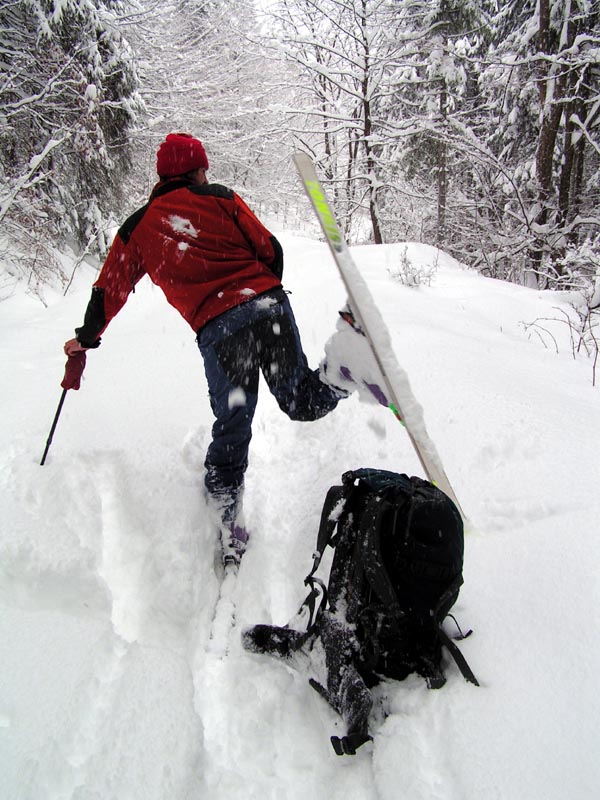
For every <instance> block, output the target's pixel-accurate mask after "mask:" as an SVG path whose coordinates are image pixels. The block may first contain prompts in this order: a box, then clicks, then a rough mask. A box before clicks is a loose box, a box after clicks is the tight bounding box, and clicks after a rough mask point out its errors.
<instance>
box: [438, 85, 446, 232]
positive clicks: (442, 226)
mask: <svg viewBox="0 0 600 800" xmlns="http://www.w3.org/2000/svg"><path fill="white" fill-rule="evenodd" d="M447 102H448V93H447V91H446V83H445V82H443V83H442V90H441V92H440V114H441V116H442V120H443V121H444V122H445V120H446V116H447V113H448V109H447ZM437 169H438V174H437V179H438V180H437V184H438V203H437V236H436V244H437V245H438V247H442V246H443V245H444V244H445V243H446V204H447V201H448V145H447V144H446V142H445V141H444V140H443V139H442V138H440V142H439V148H438V167H437Z"/></svg>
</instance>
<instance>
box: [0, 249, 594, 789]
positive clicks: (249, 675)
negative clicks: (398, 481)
mask: <svg viewBox="0 0 600 800" xmlns="http://www.w3.org/2000/svg"><path fill="white" fill-rule="evenodd" d="M280 238H281V240H282V243H283V245H284V250H285V253H286V272H285V279H286V280H285V283H286V287H287V288H288V289H290V290H291V291H292V296H291V300H292V305H293V307H294V311H295V313H296V317H297V319H298V323H299V327H300V330H301V333H302V335H303V343H304V347H305V350H306V352H307V355H308V357H309V361H310V362H311V363H312V364H314V365H316V364H317V363H318V360H319V359H320V357H321V354H322V348H323V344H324V342H325V340H326V339H327V338H328V336H329V335H330V333H331V332H332V331H333V329H334V327H335V323H336V316H337V314H336V312H337V309H338V308H339V307H341V305H342V303H343V301H344V295H343V290H342V287H341V284H340V281H339V278H338V277H337V275H336V273H335V270H334V268H333V265H332V263H331V260H330V256H329V253H328V251H327V248H326V246H325V245H324V244H321V243H318V242H314V241H310V240H308V239H303V238H299V237H295V236H293V235H291V234H281V236H280ZM353 252H354V255H355V257H356V259H357V261H358V263H359V265H360V267H361V271H362V274H363V275H364V277H365V278H366V280H367V282H368V284H369V286H370V288H371V290H372V292H373V295H374V297H375V299H376V302H377V305H378V307H379V309H380V311H381V313H382V316H383V318H384V320H385V322H386V324H387V326H388V328H389V330H390V333H391V334H392V338H393V342H394V348H395V351H396V354H397V356H398V359H399V361H400V363H401V364H402V366H403V367H404V368H405V369H406V370H407V371H408V374H409V375H410V379H411V384H412V388H413V390H414V393H415V394H416V396H417V398H418V400H419V402H420V403H421V405H422V406H423V410H424V415H425V420H426V424H427V428H428V431H429V433H430V435H431V436H432V438H433V439H434V441H435V442H436V445H437V448H438V450H439V452H440V455H441V457H442V459H443V462H444V466H445V468H446V471H447V473H448V475H449V477H450V479H451V481H452V483H453V486H454V488H455V490H456V492H457V494H458V496H459V498H460V501H461V503H462V505H463V508H464V509H465V511H466V513H467V515H468V517H469V520H470V533H469V535H468V536H467V541H466V563H465V586H464V588H463V591H462V593H461V597H460V599H459V603H458V604H457V609H456V610H457V613H458V616H459V619H460V621H461V622H462V623H464V624H465V625H466V626H470V627H472V628H474V630H475V634H474V636H472V637H471V638H470V639H469V640H467V641H466V642H464V643H463V644H462V650H463V652H464V653H465V655H466V656H467V658H468V659H469V662H470V664H471V666H472V667H473V669H474V670H475V672H476V674H477V676H478V677H479V679H480V681H481V683H482V686H481V688H476V687H473V686H470V685H468V684H466V683H465V682H464V681H463V679H462V677H461V676H460V674H458V672H457V671H456V669H455V668H454V667H452V666H450V668H449V681H448V684H447V685H446V687H445V688H444V689H443V690H441V691H439V692H428V691H427V689H426V688H425V686H424V683H423V682H422V681H421V680H420V679H417V678H409V679H408V680H407V681H405V682H403V683H398V684H395V683H392V682H388V683H387V684H386V685H384V686H382V687H381V688H380V689H379V690H378V697H379V699H380V700H381V705H382V706H383V707H384V708H385V709H387V711H388V712H389V713H388V716H387V717H385V718H384V717H383V716H382V715H379V716H378V717H377V718H376V719H374V721H373V729H374V731H376V732H377V735H376V740H375V742H374V744H373V745H368V746H365V747H364V748H362V749H361V751H359V754H358V755H357V756H356V757H355V758H353V759H339V758H337V757H336V756H335V755H334V754H333V751H332V750H331V748H330V745H329V742H328V737H329V735H330V734H332V733H335V732H339V721H338V719H337V717H336V716H335V714H334V713H333V712H332V711H331V710H330V709H329V708H328V707H327V706H326V705H325V704H324V702H323V701H322V700H321V699H320V698H319V697H318V696H317V695H316V693H315V692H313V691H312V690H311V689H310V688H309V687H308V685H307V682H306V675H304V674H302V673H301V672H295V671H294V670H292V669H291V668H288V667H286V666H285V665H283V664H281V663H279V662H277V661H274V660H270V659H268V658H267V657H259V656H253V655H250V654H247V653H245V652H244V651H242V649H241V646H240V642H239V632H240V630H241V629H242V628H243V627H244V626H246V625H248V624H253V623H257V622H273V623H276V624H284V623H285V622H286V621H287V620H288V619H289V618H290V617H291V616H292V615H293V613H294V612H295V611H296V609H297V607H298V605H299V603H300V602H301V600H302V599H303V597H304V588H303V584H302V580H303V577H304V575H305V574H306V572H307V571H308V569H309V567H310V563H311V553H312V550H313V547H314V539H315V536H316V531H317V527H318V519H319V513H320V506H321V504H322V501H323V498H324V495H325V492H326V490H327V488H328V487H329V486H330V485H331V484H333V483H336V482H337V481H338V480H339V478H340V476H341V474H342V472H344V471H345V470H347V469H350V468H356V467H360V466H376V467H382V468H387V469H393V470H396V471H400V472H408V473H411V474H419V465H418V460H417V459H416V457H415V455H414V453H413V452H412V451H411V448H410V445H409V443H408V440H407V437H406V434H405V432H404V430H403V429H402V427H401V426H400V425H399V424H398V423H397V422H396V420H395V419H394V418H393V416H392V415H391V414H390V413H389V412H386V411H385V410H384V409H380V408H378V407H375V406H372V405H365V404H363V403H360V402H359V401H358V400H357V398H356V397H353V398H351V399H350V400H348V401H345V402H344V403H343V404H340V406H339V408H338V409H337V410H336V411H335V412H334V413H333V414H331V415H330V416H329V417H328V418H326V419H323V420H320V421H318V422H315V423H293V422H291V421H289V420H288V419H287V418H286V417H284V416H283V415H282V414H281V413H280V412H279V410H278V408H277V406H276V404H275V402H274V401H273V400H272V398H271V397H270V396H269V395H268V393H267V392H266V391H265V387H264V386H263V387H262V392H261V399H260V401H259V408H258V412H257V417H256V422H255V427H254V439H253V442H252V448H251V455H250V457H251V463H250V468H249V471H248V474H247V491H246V501H245V505H246V517H247V522H248V524H249V527H250V529H251V530H252V532H253V539H252V543H251V547H250V549H249V551H248V553H247V554H246V556H245V558H244V561H243V563H242V568H241V570H240V573H239V576H238V580H237V584H236V586H235V587H234V589H233V594H234V595H235V598H234V599H235V600H236V601H237V617H236V623H235V627H234V628H233V629H232V630H230V631H229V632H227V630H225V631H222V632H221V634H220V635H219V638H218V639H217V640H213V641H209V638H208V630H209V627H210V623H211V619H212V612H213V608H214V603H215V599H216V594H217V582H216V579H215V576H214V574H213V565H212V562H213V547H214V542H213V540H212V533H211V531H210V530H209V528H208V526H207V524H206V521H205V508H204V506H203V501H202V497H201V492H200V486H201V481H202V462H203V457H204V450H205V447H206V445H207V443H208V440H209V436H210V425H211V414H210V409H209V405H208V399H207V396H206V386H205V381H204V377H203V371H202V362H201V358H200V356H199V354H198V352H197V349H196V346H195V342H194V338H193V335H192V334H191V332H190V331H189V330H188V329H187V328H186V325H185V323H184V322H183V321H182V320H181V319H180V318H179V317H178V315H177V314H176V312H174V311H173V310H172V309H171V308H169V307H168V306H167V304H166V303H165V302H164V299H163V297H162V294H161V292H160V291H159V290H158V289H156V288H155V287H153V286H152V285H151V284H150V283H146V282H142V284H141V285H140V288H139V289H138V290H137V291H136V293H135V295H133V296H132V297H131V298H130V301H129V303H128V305H127V307H126V308H125V309H124V311H123V312H122V313H121V314H120V316H119V317H118V318H117V319H116V320H115V321H114V322H113V323H112V324H111V327H110V329H109V330H108V332H107V334H106V336H105V337H104V342H103V344H102V347H101V348H100V350H98V351H97V352H93V353H90V354H89V355H88V366H87V370H86V374H85V379H84V382H83V385H82V388H81V390H80V391H79V392H69V393H68V396H67V400H66V403H65V406H64V410H63V415H62V417H61V420H60V423H59V426H58V429H57V432H56V434H55V438H54V442H53V444H52V447H51V450H50V454H49V457H48V461H47V463H46V465H45V466H44V467H40V466H39V460H40V457H41V454H42V452H43V448H44V444H45V441H46V437H47V435H48V431H49V428H50V424H51V422H52V418H53V415H54V411H55V409H56V404H57V402H58V399H59V396H60V387H59V383H60V379H61V377H62V372H63V365H64V357H63V355H62V350H61V348H62V343H63V342H64V340H65V339H66V338H68V337H70V335H71V331H72V329H73V327H75V325H78V324H80V322H81V319H82V314H83V311H84V308H85V304H86V302H87V299H88V295H89V288H90V284H91V281H92V278H93V274H92V272H91V270H88V271H87V272H85V271H82V273H81V274H79V275H78V277H77V280H76V283H75V286H74V289H73V291H72V292H71V293H70V294H69V296H68V297H67V298H62V297H60V296H59V295H52V296H48V297H47V303H48V304H47V307H44V306H42V305H41V304H40V303H39V302H36V301H34V300H32V299H31V298H29V297H27V296H25V295H23V294H19V293H17V294H15V296H13V297H12V298H10V299H9V300H7V301H5V302H3V303H2V306H1V309H0V311H1V312H2V313H1V316H0V327H1V338H0V349H1V352H2V357H3V362H4V364H5V380H4V382H3V390H2V395H3V403H2V407H3V414H2V420H1V422H0V486H1V493H2V494H1V497H2V522H1V525H2V536H1V540H0V633H1V635H0V663H1V664H2V668H1V673H0V674H1V678H0V787H2V788H0V796H1V797H2V798H3V799H4V798H6V800H17V799H18V800H58V799H59V798H60V799H61V800H62V799H63V798H65V799H68V800H108V798H114V799H115V800H159V799H160V800H163V799H164V800H167V798H168V800H191V798H207V799H209V800H238V798H239V799H240V800H241V799H243V800H246V798H248V799H251V798H261V799H262V798H269V799H270V798H273V799H274V798H277V800H280V798H287V800H304V798H308V797H313V796H323V797H328V798H330V799H331V800H342V798H343V800H354V798H356V800H359V798H360V800H371V798H373V799H375V798H380V799H381V800H397V798H403V800H432V798H435V800H481V799H482V798H485V800H493V799H494V798H498V799H499V800H525V799H526V800H538V799H539V800H562V799H563V798H564V797H565V796H567V795H568V796H569V797H571V798H574V800H588V798H592V797H595V796H596V793H597V787H598V785H600V766H599V764H598V759H597V755H596V754H597V751H598V745H599V744H600V741H599V739H600V736H599V734H598V733H597V719H598V716H599V712H600V708H599V706H600V701H599V700H598V693H597V690H596V686H595V682H594V678H595V674H596V672H597V669H598V667H599V666H600V664H599V658H598V654H599V651H600V645H598V642H599V641H600V636H599V633H600V630H599V628H600V625H599V623H598V615H597V613H596V607H597V601H598V599H599V597H600V581H599V579H598V567H597V563H598V551H599V546H598V544H597V519H598V516H599V513H600V497H599V496H598V487H599V485H600V480H599V479H600V468H599V466H598V456H597V453H598V449H599V445H600V402H599V400H600V398H599V394H598V389H594V388H593V387H592V384H591V364H590V362H588V361H585V360H574V359H573V357H572V355H571V350H570V345H569V339H568V330H567V328H566V326H565V325H564V324H563V323H562V322H558V321H557V322H555V323H553V322H546V323H544V325H545V326H546V327H547V328H549V329H551V332H552V334H553V336H554V337H555V339H556V341H557V342H558V345H559V347H558V349H559V352H558V353H556V351H555V348H554V344H553V342H552V341H551V340H550V338H549V336H548V335H546V336H545V338H546V343H547V344H548V345H550V346H548V347H545V346H544V345H543V343H542V342H541V340H540V338H539V337H538V336H533V337H530V336H529V335H528V333H527V332H526V331H525V329H524V327H523V325H522V324H521V323H522V322H525V323H530V322H533V320H535V319H537V318H556V319H558V318H559V316H560V314H559V312H558V311H557V310H556V307H557V306H561V304H562V307H564V300H562V299H561V298H560V297H559V296H557V295H550V294H547V293H542V292H532V291H531V290H527V289H523V288H520V287H516V286H512V285H508V284H505V283H500V282H497V281H492V280H488V279H485V278H483V277H481V276H479V275H476V274H474V273H472V272H469V271H466V270H463V269H461V268H460V266H459V265H458V264H457V263H456V262H454V261H453V260H452V259H450V258H448V257H447V256H444V255H443V254H438V253H437V251H434V250H433V249H432V248H427V247H424V246H415V245H413V246H410V247H409V250H408V254H409V256H410V257H411V258H412V259H413V260H415V261H416V260H420V261H422V262H423V263H424V264H425V265H426V266H431V265H432V264H434V262H435V266H436V271H435V275H434V278H433V281H432V284H431V286H421V287H419V288H417V289H410V288H407V287H404V286H402V285H400V284H399V283H398V282H396V281H393V280H392V279H391V277H390V275H389V272H388V269H392V270H393V269H394V268H395V266H396V265H397V263H398V261H399V259H400V258H401V254H402V252H403V247H401V246H400V245H396V246H386V247H378V248H375V247H363V248H356V249H355V250H354V251H353ZM227 637H228V645H229V654H228V655H224V654H223V650H224V646H225V639H226V638H227Z"/></svg>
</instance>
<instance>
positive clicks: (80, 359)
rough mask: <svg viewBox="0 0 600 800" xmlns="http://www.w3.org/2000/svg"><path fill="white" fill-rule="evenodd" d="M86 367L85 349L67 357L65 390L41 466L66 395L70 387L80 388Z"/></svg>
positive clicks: (62, 384) (64, 379) (63, 383)
mask: <svg viewBox="0 0 600 800" xmlns="http://www.w3.org/2000/svg"><path fill="white" fill-rule="evenodd" d="M84 369H85V350H81V351H79V352H77V353H74V354H73V355H72V356H69V357H68V358H67V363H66V365H65V374H64V377H63V379H62V381H61V384H60V385H61V386H62V390H63V391H62V394H61V396H60V401H59V403H58V408H57V409H56V414H55V415H54V421H53V422H52V427H51V428H50V434H49V436H48V440H47V442H46V448H45V450H44V455H43V456H42V460H41V461H40V466H42V467H43V466H44V464H45V462H46V456H47V455H48V450H49V449H50V445H51V444H52V437H53V436H54V431H55V430H56V426H57V425H58V419H59V417H60V412H61V411H62V407H63V403H64V402H65V397H66V396H67V392H68V390H69V389H75V391H77V389H79V387H80V386H81V376H82V375H83V370H84Z"/></svg>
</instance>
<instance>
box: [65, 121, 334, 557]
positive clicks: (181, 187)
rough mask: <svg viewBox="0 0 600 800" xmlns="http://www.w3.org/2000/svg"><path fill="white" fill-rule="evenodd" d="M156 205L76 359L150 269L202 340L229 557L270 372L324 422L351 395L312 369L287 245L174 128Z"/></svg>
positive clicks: (213, 470)
mask: <svg viewBox="0 0 600 800" xmlns="http://www.w3.org/2000/svg"><path fill="white" fill-rule="evenodd" d="M156 167H157V172H158V176H159V181H158V183H157V184H156V186H155V187H154V189H153V190H152V193H151V195H150V199H149V201H148V202H147V203H146V204H145V205H144V206H142V208H140V209H138V210H137V211H136V212H135V213H134V214H132V215H131V216H130V217H129V218H128V219H127V220H126V221H125V223H124V224H123V225H122V226H121V228H120V229H119V231H118V233H117V235H116V237H115V240H114V242H113V244H112V247H111V249H110V252H109V254H108V256H107V258H106V261H105V262H104V265H103V267H102V270H101V272H100V275H99V277H98V280H97V281H96V282H95V283H94V286H93V288H92V296H91V298H90V301H89V303H88V306H87V309H86V312H85V318H84V322H83V325H82V326H81V327H80V328H76V329H75V334H76V336H75V338H73V339H70V340H69V341H67V342H66V343H65V346H64V350H65V353H66V354H67V355H68V356H75V355H76V354H78V353H80V352H82V351H85V350H87V349H89V348H95V347H98V346H99V344H100V337H101V334H102V333H103V332H104V330H105V329H106V327H107V325H108V324H109V322H110V321H111V319H113V317H114V316H115V315H116V314H117V313H118V312H119V310H120V309H121V308H122V307H123V305H124V304H125V302H126V301H127V298H128V296H129V294H130V292H131V291H132V290H133V288H134V287H135V285H136V283H137V282H138V281H139V280H140V278H142V277H143V276H144V275H149V277H150V279H151V280H152V281H153V282H154V283H155V284H157V285H158V286H159V287H160V288H161V289H162V291H163V292H164V294H165V297H166V299H167V301H168V302H169V303H170V304H171V305H172V306H174V307H175V308H176V309H177V310H178V311H179V312H180V313H181V315H182V316H183V318H184V319H185V320H186V321H187V322H188V324H189V325H190V326H191V328H192V329H193V331H194V332H195V333H196V335H197V342H198V346H199V348H200V352H201V353H202V356H203V359H204V367H205V372H206V378H207V382H208V389H209V395H210V401H211V407H212V410H213V413H214V416H215V422H214V425H213V429H212V442H211V444H210V446H209V448H208V452H207V454H206V461H205V467H206V475H205V486H206V489H207V492H208V498H209V500H210V502H211V505H212V507H213V508H215V509H217V511H218V517H219V528H220V535H221V542H222V547H223V558H224V561H225V563H229V562H233V563H239V560H240V558H241V556H242V554H243V552H244V550H245V547H246V543H247V538H248V536H247V532H246V530H245V528H244V526H243V524H241V522H240V520H241V516H240V507H241V494H242V489H243V483H244V472H245V470H246V467H247V465H248V448H249V444H250V439H251V436H252V419H253V416H254V412H255V408H256V402H257V394H258V384H259V374H260V372H261V371H262V373H263V375H264V377H265V380H266V382H267V384H268V386H269V389H270V390H271V392H272V393H273V395H274V396H275V398H276V400H277V402H278V404H279V406H280V408H281V409H282V410H283V411H284V412H285V413H286V414H287V415H288V416H289V417H290V418H291V419H294V420H315V419H319V418H320V417H322V416H324V415H325V414H327V413H329V412H330V411H332V410H333V409H334V408H335V407H336V405H337V403H338V402H339V400H340V399H341V398H343V397H347V396H348V392H347V391H346V390H345V389H344V388H339V387H337V386H334V385H332V384H329V383H326V382H325V380H326V378H325V376H323V380H322V379H321V375H322V374H323V370H321V371H319V370H318V369H317V370H311V369H310V368H309V366H308V363H307V360H306V357H305V355H304V352H303V350H302V345H301V342H300V336H299V333H298V329H297V326H296V322H295V320H294V315H293V312H292V309H291V307H290V304H289V301H288V298H287V295H286V294H285V292H284V290H283V288H282V285H281V277H282V272H283V251H282V248H281V246H280V244H279V242H278V241H277V239H276V238H275V236H273V235H272V234H271V233H270V232H269V231H268V230H267V229H266V228H265V227H264V225H263V224H262V223H261V222H260V221H259V220H258V219H257V217H256V216H255V215H254V214H253V213H252V211H251V210H250V209H249V208H248V206H247V205H246V204H245V203H244V201H243V200H242V199H241V198H240V197H239V196H238V195H237V194H236V193H235V192H233V191H232V190H231V189H228V188H226V187H224V186H221V185H220V184H211V183H209V182H208V179H207V177H206V172H207V170H208V159H207V156H206V152H205V150H204V147H203V145H202V143H201V142H200V141H199V140H198V139H196V138H194V137H192V136H190V135H189V134H184V133H171V134H169V135H168V136H167V137H166V140H165V141H164V142H163V143H162V144H161V145H160V147H159V149H158V153H157V165H156Z"/></svg>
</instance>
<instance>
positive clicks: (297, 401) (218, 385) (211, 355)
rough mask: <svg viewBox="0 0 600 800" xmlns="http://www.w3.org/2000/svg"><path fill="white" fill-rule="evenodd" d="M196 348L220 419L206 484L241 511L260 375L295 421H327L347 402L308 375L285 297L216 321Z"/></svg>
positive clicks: (265, 298)
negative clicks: (239, 502)
mask: <svg viewBox="0 0 600 800" xmlns="http://www.w3.org/2000/svg"><path fill="white" fill-rule="evenodd" d="M197 341H198V346H199V348H200V352H201V353H202V357H203V359H204V369H205V372H206V379H207V382H208V391H209V395H210V402H211V407H212V410H213V413H214V415H215V422H214V425H213V429H212V442H211V444H210V446H209V448H208V452H207V454H206V462H205V466H206V477H205V484H206V488H207V490H208V492H209V493H210V494H211V495H212V496H213V497H215V498H218V499H220V500H223V501H225V503H226V504H229V503H235V501H236V499H237V497H238V494H239V492H240V489H241V488H242V486H243V482H244V472H245V470H246V467H247V465H248V448H249V446H250V439H251V437H252V419H253V417H254V412H255V409H256V401H257V397H258V384H259V376H260V372H261V371H262V374H263V375H264V378H265V380H266V382H267V385H268V387H269V389H270V390H271V392H272V394H273V395H274V397H275V399H276V400H277V403H278V404H279V407H280V408H281V410H282V411H284V412H285V413H286V414H287V415H288V417H290V419H293V420H315V419H319V418H320V417H323V416H325V415H326V414H328V413H329V412H330V411H332V410H333V409H334V408H335V407H336V405H337V404H338V402H339V400H340V398H341V396H342V395H341V394H340V393H338V392H336V391H335V390H334V389H332V388H331V387H330V386H328V385H327V384H325V383H323V382H322V381H321V380H320V379H319V371H318V370H311V369H310V368H309V366H308V363H307V360H306V356H305V355H304V352H303V350H302V345H301V342H300V336H299V333H298V328H297V326H296V321H295V319H294V315H293V312H292V309H291V306H290V303H289V301H288V298H287V296H286V294H285V292H284V291H283V289H275V290H273V291H270V292H268V293H265V294H262V295H258V296H257V297H255V298H253V299H252V300H249V301H247V302H246V303H243V304H242V305H239V306H236V307H235V308H232V309H230V310H229V311H226V312H225V313H224V314H221V315H220V316H219V317H217V318H215V319H214V320H211V321H210V322H209V323H208V324H207V325H205V326H204V327H203V328H202V329H201V330H200V332H199V333H198V338H197Z"/></svg>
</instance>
